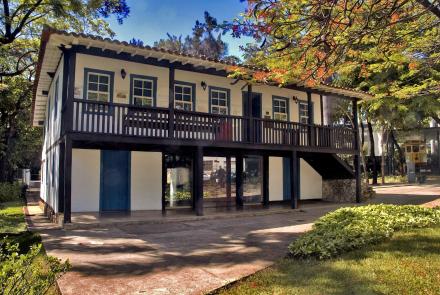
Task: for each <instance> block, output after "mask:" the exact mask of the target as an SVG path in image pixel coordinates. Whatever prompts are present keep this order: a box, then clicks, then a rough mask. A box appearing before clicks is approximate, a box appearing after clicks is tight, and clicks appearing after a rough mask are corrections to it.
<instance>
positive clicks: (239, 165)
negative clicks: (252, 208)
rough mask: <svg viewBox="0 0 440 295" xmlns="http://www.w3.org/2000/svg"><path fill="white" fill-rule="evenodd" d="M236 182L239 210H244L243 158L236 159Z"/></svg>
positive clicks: (239, 156)
mask: <svg viewBox="0 0 440 295" xmlns="http://www.w3.org/2000/svg"><path fill="white" fill-rule="evenodd" d="M235 181H236V187H235V190H236V205H237V209H243V156H242V155H237V157H236V158H235Z"/></svg>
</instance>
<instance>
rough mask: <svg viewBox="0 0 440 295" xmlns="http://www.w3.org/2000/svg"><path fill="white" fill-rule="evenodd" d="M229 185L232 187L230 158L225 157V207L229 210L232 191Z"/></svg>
mask: <svg viewBox="0 0 440 295" xmlns="http://www.w3.org/2000/svg"><path fill="white" fill-rule="evenodd" d="M231 185H232V169H231V156H227V157H226V200H227V201H226V206H227V207H228V209H229V208H231V205H232V204H231V197H232V191H231Z"/></svg>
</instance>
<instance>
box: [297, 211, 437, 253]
mask: <svg viewBox="0 0 440 295" xmlns="http://www.w3.org/2000/svg"><path fill="white" fill-rule="evenodd" d="M436 224H437V225H438V224H440V210H437V209H429V208H423V207H420V206H414V205H406V206H396V205H369V206H362V207H351V208H341V209H338V210H336V211H333V212H331V213H328V214H327V215H325V216H323V217H321V218H320V219H318V221H317V222H316V223H315V224H314V226H313V229H312V230H311V231H309V232H307V233H305V234H304V235H303V236H301V237H300V238H299V239H297V240H295V241H294V242H292V243H291V244H290V245H289V251H290V253H291V254H292V255H293V256H294V257H301V258H308V257H316V258H319V259H326V258H330V257H334V256H337V255H339V254H341V253H344V252H346V251H350V250H353V249H357V248H361V247H363V246H365V245H368V244H374V243H378V242H381V241H383V240H385V239H386V238H389V237H391V236H392V235H393V233H394V232H395V231H397V230H401V229H406V228H418V227H427V226H433V225H436Z"/></svg>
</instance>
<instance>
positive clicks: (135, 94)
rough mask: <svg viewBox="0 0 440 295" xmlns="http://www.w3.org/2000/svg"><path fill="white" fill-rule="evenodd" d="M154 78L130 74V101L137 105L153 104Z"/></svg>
mask: <svg viewBox="0 0 440 295" xmlns="http://www.w3.org/2000/svg"><path fill="white" fill-rule="evenodd" d="M155 86H156V79H155V78H151V77H142V76H135V75H133V76H131V87H132V89H131V98H132V100H131V101H132V103H133V104H134V105H138V106H149V107H152V106H154V105H155V96H156V93H155V88H156V87H155Z"/></svg>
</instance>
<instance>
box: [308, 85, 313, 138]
mask: <svg viewBox="0 0 440 295" xmlns="http://www.w3.org/2000/svg"><path fill="white" fill-rule="evenodd" d="M307 113H308V116H309V117H308V118H307V124H308V125H309V126H308V128H307V131H308V132H307V136H308V142H309V145H310V146H314V145H315V140H314V139H315V138H314V135H313V133H314V132H313V129H312V126H311V125H312V124H313V103H312V93H311V92H309V91H308V92H307Z"/></svg>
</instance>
